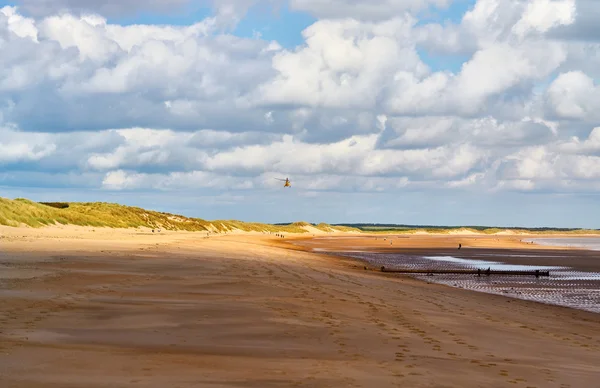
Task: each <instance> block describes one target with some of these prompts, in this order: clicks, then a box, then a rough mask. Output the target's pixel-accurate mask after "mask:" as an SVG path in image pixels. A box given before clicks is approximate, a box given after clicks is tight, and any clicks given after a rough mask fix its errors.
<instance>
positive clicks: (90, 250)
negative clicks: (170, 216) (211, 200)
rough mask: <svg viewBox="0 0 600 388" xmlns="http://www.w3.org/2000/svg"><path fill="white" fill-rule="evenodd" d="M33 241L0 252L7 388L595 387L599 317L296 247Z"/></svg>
mask: <svg viewBox="0 0 600 388" xmlns="http://www.w3.org/2000/svg"><path fill="white" fill-rule="evenodd" d="M32 233H34V232H31V231H23V233H22V234H19V233H13V235H12V237H11V238H10V239H9V238H5V239H3V240H2V242H1V244H2V248H3V249H2V253H1V254H0V263H1V264H2V267H1V268H0V271H1V272H0V274H2V275H0V298H1V299H2V301H1V303H0V386H2V387H11V388H12V387H67V388H68V387H84V386H85V387H136V386H137V387H291V386H298V387H303V386H304V387H347V386H348V387H352V386H354V387H397V386H406V387H504V386H516V387H567V386H571V387H582V386H585V387H594V386H598V385H597V376H598V374H599V373H600V368H599V367H598V360H599V359H600V338H599V337H598V335H597V333H599V332H600V314H593V313H588V312H584V311H577V310H573V309H569V308H562V307H555V306H547V305H542V304H538V303H534V302H527V301H520V300H515V299H511V298H507V297H504V296H496V295H486V294H481V293H474V292H471V291H467V290H462V289H456V288H451V287H447V286H443V285H438V284H427V283H426V282H423V281H418V280H414V279H410V278H398V277H396V276H393V275H386V274H381V273H375V272H371V271H364V270H362V266H361V265H359V264H358V263H356V262H354V261H351V260H346V259H342V258H334V257H330V256H328V255H321V254H314V253H309V252H304V251H303V250H304V249H308V248H303V247H298V246H291V245H290V242H303V243H306V241H307V240H300V239H295V238H289V239H287V238H286V239H277V238H273V237H271V236H264V235H228V236H216V237H211V238H208V239H207V238H204V237H203V235H202V234H193V233H179V234H178V233H165V234H163V235H160V236H156V235H151V234H148V233H142V232H127V233H125V232H123V233H121V232H118V231H117V232H114V233H113V232H107V231H96V232H89V231H81V230H80V231H71V230H69V231H68V232H65V231H62V232H60V233H58V232H56V233H55V232H52V233H54V234H52V233H50V232H44V231H36V232H35V233H37V235H35V236H33V235H32ZM45 233H49V234H48V235H52V236H54V237H52V238H50V237H45ZM94 233H95V234H94ZM23 236H25V237H23ZM98 236H100V237H98ZM452 238H454V237H452ZM452 238H450V239H449V240H448V239H446V240H444V239H438V238H437V237H429V238H427V236H425V237H422V238H421V237H420V240H421V241H419V242H414V241H415V240H411V242H410V243H409V244H407V245H409V246H410V245H411V244H415V245H419V244H421V246H423V244H428V245H424V246H425V247H427V246H433V245H436V244H437V245H438V246H440V247H441V248H442V249H445V248H444V247H445V245H444V244H448V247H451V246H452V245H453V244H454V243H453V241H451V239H452ZM469 238H470V237H469ZM469 238H467V239H469ZM284 240H285V241H284ZM336 241H338V240H333V239H331V240H329V242H327V243H323V242H322V241H319V242H318V244H324V245H322V247H325V248H326V247H330V248H332V249H335V248H336V246H335V245H336V244H338V243H339V242H336ZM346 241H350V240H348V239H346ZM462 241H466V240H465V239H463V240H462ZM469 241H470V242H467V243H463V246H465V245H468V244H475V245H477V244H479V245H480V246H485V245H486V244H488V245H494V244H496V245H497V246H496V245H494V246H492V247H491V248H499V247H501V246H502V243H501V242H500V241H496V242H494V241H491V240H490V241H489V242H487V243H486V242H485V241H483V240H477V241H476V239H471V240H469ZM511 244H515V245H518V242H514V241H513V242H508V240H507V241H505V246H511Z"/></svg>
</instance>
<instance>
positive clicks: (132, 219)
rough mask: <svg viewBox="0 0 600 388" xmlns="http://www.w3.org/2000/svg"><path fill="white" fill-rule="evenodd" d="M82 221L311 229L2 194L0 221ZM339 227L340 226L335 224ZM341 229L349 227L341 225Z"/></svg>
mask: <svg viewBox="0 0 600 388" xmlns="http://www.w3.org/2000/svg"><path fill="white" fill-rule="evenodd" d="M56 224H62V225H78V226H93V227H109V228H138V227H147V228H155V229H156V228H162V229H165V230H184V231H208V232H229V231H235V230H241V231H245V232H272V233H276V232H282V233H307V230H306V229H304V228H303V226H308V225H311V224H309V223H306V222H298V223H293V224H287V225H271V224H262V223H257V222H242V221H236V220H215V221H206V220H203V219H200V218H191V217H184V216H181V215H177V214H171V213H165V212H157V211H153V210H146V209H142V208H139V207H135V206H124V205H119V204H114V203H105V202H39V203H38V202H33V201H30V200H28V199H23V198H17V199H14V200H12V199H7V198H1V197H0V225H7V226H21V225H27V226H30V227H34V228H39V227H44V226H48V225H56ZM335 229H337V228H335ZM340 229H346V228H345V227H341V228H340Z"/></svg>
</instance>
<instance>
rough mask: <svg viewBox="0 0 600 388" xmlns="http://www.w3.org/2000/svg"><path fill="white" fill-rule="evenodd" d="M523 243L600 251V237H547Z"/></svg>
mask: <svg viewBox="0 0 600 388" xmlns="http://www.w3.org/2000/svg"><path fill="white" fill-rule="evenodd" d="M523 241H525V242H532V243H534V244H539V245H554V246H562V247H573V248H585V249H590V250H593V251H600V237H554V238H550V237H545V238H531V239H527V240H523Z"/></svg>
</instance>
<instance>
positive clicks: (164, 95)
mask: <svg viewBox="0 0 600 388" xmlns="http://www.w3.org/2000/svg"><path fill="white" fill-rule="evenodd" d="M267 3H269V4H270V5H274V6H277V4H281V3H278V2H276V1H253V0H252V1H244V0H223V1H218V2H215V3H211V4H212V6H214V7H216V8H215V9H216V10H217V12H216V14H215V15H212V16H210V17H208V18H206V19H204V20H200V21H198V22H196V23H194V24H192V25H188V26H169V25H131V26H121V25H117V24H112V23H109V22H108V19H107V16H106V15H109V14H124V13H126V12H129V11H131V10H134V9H136V10H137V9H141V8H143V9H146V10H147V9H156V10H160V9H161V7H169V8H176V7H178V6H189V4H187V2H185V1H179V0H172V1H164V2H159V1H155V2H145V3H144V4H143V5H141V3H139V2H135V1H129V2H121V3H120V5H118V7H117V6H116V5H113V7H115V8H110V7H111V6H109V5H101V6H98V3H97V2H95V3H94V2H85V1H82V2H70V1H67V0H64V1H58V2H53V3H52V6H51V3H50V2H47V3H46V2H28V1H23V2H21V3H20V4H21V7H22V8H15V7H4V8H1V9H0V47H1V48H2V53H3V54H2V55H1V56H0V165H1V166H2V167H3V168H4V169H5V170H6V171H9V172H8V173H6V174H4V175H2V182H3V184H4V185H18V184H19V183H18V178H17V176H19V175H20V176H22V177H23V178H22V179H23V182H28V183H27V185H30V184H33V183H32V182H35V179H38V181H39V182H40V185H53V184H55V185H59V186H60V185H69V184H71V185H74V186H78V187H93V188H102V189H104V190H106V191H127V190H147V191H148V190H162V191H172V190H192V191H196V192H206V190H212V191H214V192H218V191H222V192H224V191H230V190H233V191H239V192H240V193H250V192H252V193H257V192H258V193H260V192H263V191H269V190H277V189H280V188H281V187H280V182H279V181H277V180H275V179H274V178H281V177H290V179H292V181H293V187H294V188H295V189H296V190H298V189H300V190H306V192H305V193H306V195H308V196H311V195H314V193H318V192H324V191H346V192H373V193H376V192H381V191H391V192H395V191H399V190H433V189H435V188H440V187H441V188H444V189H445V190H457V191H461V190H462V191H465V190H466V191H472V192H476V193H483V192H494V191H495V192H498V191H500V192H502V191H507V190H508V191H515V190H516V191H573V192H588V191H590V190H594V189H597V188H598V184H597V183H596V181H597V179H598V178H599V177H600V159H599V158H600V135H599V134H600V132H599V130H598V128H597V127H598V126H599V125H600V122H599V121H600V116H599V113H598V112H600V109H599V108H600V107H598V106H597V105H598V101H600V94H599V93H600V92H599V90H600V89H599V87H598V86H597V85H596V81H595V80H596V79H597V77H599V76H600V71H599V70H598V69H600V67H599V65H600V54H599V53H600V41H598V40H597V39H596V40H595V38H594V36H593V34H592V32H590V31H592V30H590V29H589V28H588V27H589V26H588V27H585V26H586V24H585V23H587V22H586V20H587V19H586V17H585V16H582V15H583V14H584V13H585V12H587V11H588V10H589V11H590V12H591V10H592V9H596V8H594V6H593V5H592V3H591V2H587V1H581V0H579V1H574V0H533V1H529V2H523V1H516V0H514V1H512V0H511V1H500V0H477V1H476V2H475V3H474V5H473V7H472V8H470V9H469V10H468V11H467V12H466V13H465V14H464V15H463V17H462V18H461V19H460V20H459V21H458V22H456V23H438V22H429V23H422V22H420V19H419V15H420V14H421V13H422V12H424V11H426V10H428V9H430V8H431V7H438V8H444V7H450V6H452V4H451V3H450V2H449V1H445V0H431V1H409V0H407V1H389V0H386V1H374V2H356V1H351V0H339V1H336V2H333V3H327V4H326V3H324V2H314V1H310V0H293V1H291V2H290V7H291V8H292V9H295V10H303V11H307V12H311V13H312V14H313V15H316V16H317V17H319V18H320V20H318V21H316V22H315V23H313V24H312V25H310V26H309V27H308V28H306V29H305V30H304V31H302V37H303V39H304V44H302V45H300V46H298V47H295V48H289V47H283V46H282V45H281V44H280V43H278V42H277V41H269V40H263V39H261V38H258V37H254V38H244V37H238V36H235V35H233V34H230V33H226V32H224V31H223V30H222V27H223V23H224V20H225V19H219V17H221V16H222V17H225V18H226V19H227V20H230V21H232V22H233V23H237V22H239V20H241V19H240V18H241V17H242V16H243V14H244V13H245V12H246V11H247V10H248V9H249V8H250V7H252V6H256V5H258V4H267ZM107 4H108V3H107ZM111 4H113V3H111ZM114 4H116V3H114ZM342 6H343V7H342ZM107 7H108V8H107ZM219 15H221V16H219ZM224 15H225V16H224ZM586 28H587V29H586ZM574 31H578V32H577V34H576V33H575V32H574ZM582 31H588V32H589V34H588V35H585V34H584V33H583V32H582ZM583 35H585V36H583ZM424 52H426V53H427V54H428V55H424ZM450 54H452V55H454V54H459V55H461V56H464V57H465V58H466V59H465V61H464V63H462V65H461V66H458V67H455V68H450V67H446V68H444V66H443V65H442V66H440V65H439V64H437V65H436V63H435V61H434V60H432V58H434V59H438V60H440V61H441V62H442V63H443V58H444V56H445V55H450ZM15 171H20V173H19V174H16V173H15ZM44 174H46V175H44ZM50 176H52V177H53V178H52V179H50V178H48V177H50ZM43 177H45V178H43ZM23 184H24V185H25V183H23ZM311 193H312V194H311ZM231 195H232V198H234V197H235V195H237V194H235V195H234V194H231ZM240 195H245V194H240Z"/></svg>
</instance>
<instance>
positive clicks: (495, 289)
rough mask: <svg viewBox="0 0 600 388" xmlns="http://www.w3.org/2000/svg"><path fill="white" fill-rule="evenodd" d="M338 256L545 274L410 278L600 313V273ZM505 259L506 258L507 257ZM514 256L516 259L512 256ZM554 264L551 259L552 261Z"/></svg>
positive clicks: (446, 259) (390, 264)
mask: <svg viewBox="0 0 600 388" xmlns="http://www.w3.org/2000/svg"><path fill="white" fill-rule="evenodd" d="M337 254H338V255H343V256H346V257H352V258H356V259H361V260H363V261H366V262H367V263H369V264H371V265H373V266H375V267H381V266H385V267H386V268H402V269H475V268H481V269H487V268H488V267H489V268H490V269H493V270H532V271H534V270H536V269H539V270H545V271H550V276H549V277H541V278H535V277H533V276H502V275H494V276H489V277H488V276H477V275H463V274H435V275H433V276H432V275H426V274H410V275H406V276H412V277H414V278H418V279H422V280H427V281H428V282H433V283H439V284H445V285H449V286H452V287H459V288H464V289H469V290H473V291H479V292H486V293H490V294H497V295H504V296H510V297H513V298H518V299H524V300H531V301H536V302H540V303H547V304H553V305H558V306H565V307H571V308H576V309H581V310H586V311H590V312H595V313H600V273H598V272H582V271H575V270H573V269H572V268H570V267H562V266H538V265H525V264H506V263H502V262H496V261H488V260H471V259H463V258H458V257H453V256H412V255H405V254H397V253H373V252H370V253H367V252H362V253H359V252H352V253H350V252H339V253H337ZM505 256H506V255H505ZM513 256H514V255H513ZM549 259H550V260H551V258H549Z"/></svg>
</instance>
